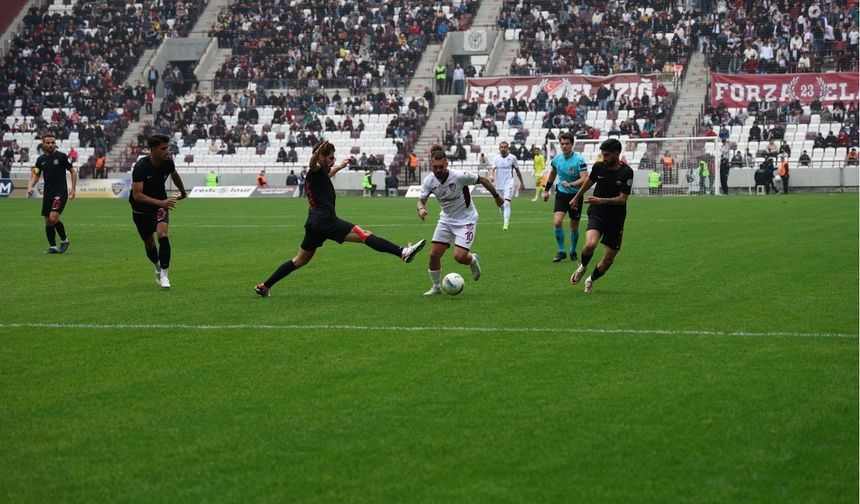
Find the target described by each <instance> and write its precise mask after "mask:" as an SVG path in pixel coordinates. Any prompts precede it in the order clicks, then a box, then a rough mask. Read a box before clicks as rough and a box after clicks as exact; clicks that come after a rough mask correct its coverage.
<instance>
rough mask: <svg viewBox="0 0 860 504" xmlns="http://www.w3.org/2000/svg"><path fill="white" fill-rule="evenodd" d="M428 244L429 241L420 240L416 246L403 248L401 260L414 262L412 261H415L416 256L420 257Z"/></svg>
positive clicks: (410, 245)
mask: <svg viewBox="0 0 860 504" xmlns="http://www.w3.org/2000/svg"><path fill="white" fill-rule="evenodd" d="M426 244H427V240H419V241H418V243H416V244H415V245H412V244H411V243H410V244H409V245H408V246H406V247H403V249H402V250H401V252H400V258H401V259H403V262H408V263H410V262H412V260H413V259H415V256H416V255H418V252H421V249H423V248H424V245H426Z"/></svg>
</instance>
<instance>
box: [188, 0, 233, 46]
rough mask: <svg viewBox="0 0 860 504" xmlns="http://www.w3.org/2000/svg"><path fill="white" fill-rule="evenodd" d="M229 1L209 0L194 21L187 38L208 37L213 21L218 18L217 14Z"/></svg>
mask: <svg viewBox="0 0 860 504" xmlns="http://www.w3.org/2000/svg"><path fill="white" fill-rule="evenodd" d="M231 3H233V2H232V1H231V0H209V1H208V2H207V4H206V8H205V9H203V12H201V13H200V17H199V18H197V22H196V23H194V28H192V29H191V33H189V34H188V38H200V37H208V36H209V30H211V29H212V26H214V25H215V21H217V20H218V14H220V13H221V10H222V9H223V8H224V7H227V6H228V5H230V4H231Z"/></svg>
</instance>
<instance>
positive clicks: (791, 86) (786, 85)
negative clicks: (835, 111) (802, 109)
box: [711, 72, 860, 107]
mask: <svg viewBox="0 0 860 504" xmlns="http://www.w3.org/2000/svg"><path fill="white" fill-rule="evenodd" d="M711 76H712V77H713V84H712V85H711V105H718V104H720V103H723V104H725V105H726V106H728V107H746V106H747V105H748V104H749V102H750V100H752V99H753V98H755V100H756V101H757V102H759V103H761V102H777V103H780V104H782V103H785V102H791V101H794V99H795V98H797V99H798V100H800V102H801V103H803V104H806V105H808V104H810V103H812V101H813V100H814V99H816V98H818V100H819V101H821V104H822V105H831V104H833V102H835V101H836V100H837V99H838V100H841V101H842V102H843V103H845V104H846V105H847V104H848V103H850V102H855V101H857V100H858V99H860V77H858V74H857V72H833V73H802V74H720V73H714V74H711Z"/></svg>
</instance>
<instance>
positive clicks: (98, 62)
mask: <svg viewBox="0 0 860 504" xmlns="http://www.w3.org/2000/svg"><path fill="white" fill-rule="evenodd" d="M202 4H203V2H202V1H200V0H193V1H185V2H182V1H178V0H158V1H157V2H155V1H141V2H139V3H129V2H126V1H124V0H101V1H98V2H78V3H77V4H75V5H74V6H73V8H72V9H71V11H70V13H66V14H61V13H59V12H55V13H49V11H48V7H47V6H44V7H42V8H37V7H34V8H31V9H30V10H29V11H28V12H27V14H26V15H25V17H24V19H23V28H22V30H21V31H20V32H17V33H15V35H14V36H13V38H12V42H11V46H10V48H9V51H8V52H7V54H6V56H5V57H4V58H3V59H2V60H0V115H2V116H3V119H5V117H10V116H15V117H16V119H15V120H13V122H12V124H11V125H10V124H8V123H6V122H5V121H4V122H2V127H3V128H4V129H8V130H10V131H30V132H33V133H36V134H39V135H40V134H41V133H44V132H48V131H50V132H51V133H54V134H55V135H57V137H58V138H61V139H67V138H69V136H70V135H71V134H72V133H73V132H76V133H77V134H78V138H79V141H80V145H81V147H88V146H93V147H96V148H97V149H100V150H101V151H102V152H104V151H106V150H107V149H108V148H110V146H111V144H112V143H114V142H115V141H116V139H117V138H118V137H119V135H120V134H121V132H122V130H123V129H124V128H125V127H126V126H127V125H128V122H129V121H130V120H131V119H135V118H137V115H138V113H139V109H140V107H141V106H142V105H143V103H144V95H145V87H144V86H143V85H141V84H137V85H134V86H133V85H125V80H126V78H127V76H128V73H129V72H130V71H131V69H132V68H133V67H134V66H135V65H136V64H137V62H138V60H139V59H140V56H141V54H143V51H144V49H145V48H146V47H154V46H155V45H156V44H157V43H158V42H159V41H160V40H161V38H162V37H165V36H174V37H178V36H182V35H184V34H185V33H186V32H187V31H188V30H190V28H191V26H192V24H193V21H194V20H195V19H196V17H197V15H198V14H199V12H200V10H201V6H202ZM56 108H59V109H65V110H59V111H57V110H55V111H53V112H52V113H51V114H50V117H43V111H44V110H49V109H56ZM27 116H32V119H30V120H26V119H24V118H26V117H27ZM18 117H21V119H18Z"/></svg>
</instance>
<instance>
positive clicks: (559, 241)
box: [553, 228, 564, 252]
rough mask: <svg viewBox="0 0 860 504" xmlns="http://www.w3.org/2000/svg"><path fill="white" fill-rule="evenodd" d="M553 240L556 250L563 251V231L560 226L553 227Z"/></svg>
mask: <svg viewBox="0 0 860 504" xmlns="http://www.w3.org/2000/svg"><path fill="white" fill-rule="evenodd" d="M553 231H554V232H555V242H556V243H557V244H558V251H559V252H564V231H562V230H561V228H554V229H553Z"/></svg>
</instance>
